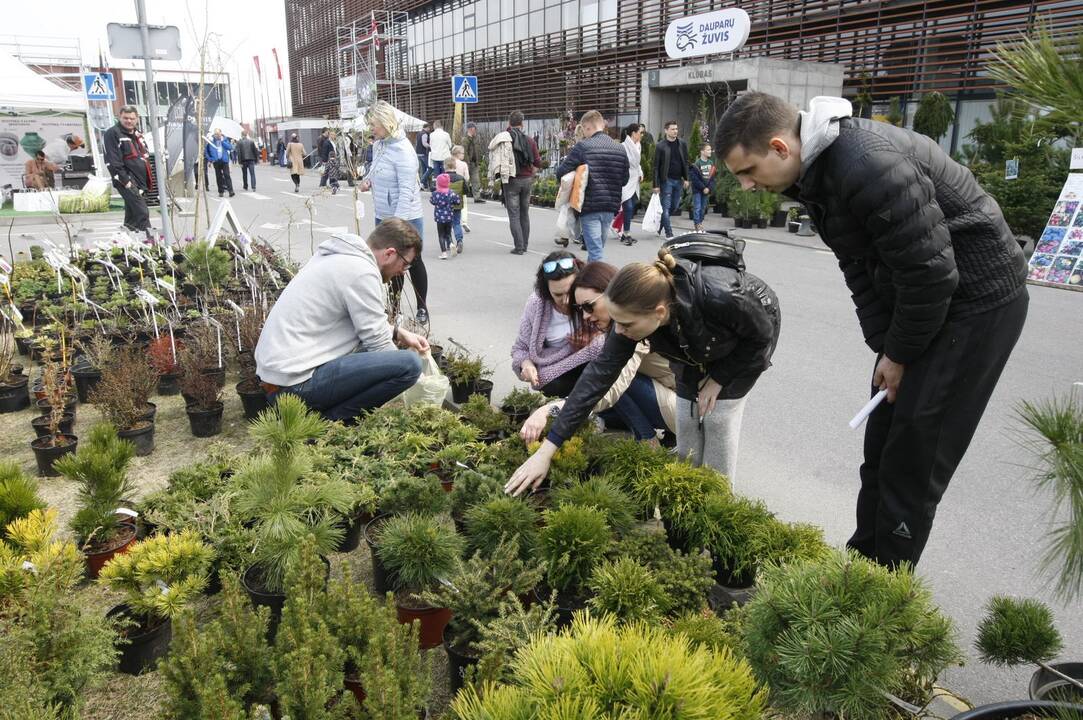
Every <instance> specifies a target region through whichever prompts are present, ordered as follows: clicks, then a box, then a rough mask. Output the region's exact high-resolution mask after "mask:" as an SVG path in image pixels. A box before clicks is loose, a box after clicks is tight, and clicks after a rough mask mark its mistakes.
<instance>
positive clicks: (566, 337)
mask: <svg viewBox="0 0 1083 720" xmlns="http://www.w3.org/2000/svg"><path fill="white" fill-rule="evenodd" d="M582 267H583V261H582V260H580V259H579V258H577V257H575V256H574V255H572V254H571V253H570V252H568V251H566V250H557V251H555V252H551V253H549V254H548V255H547V256H546V257H545V259H544V260H543V261H542V263H541V265H539V266H538V274H537V277H536V279H535V282H534V292H533V293H531V295H530V298H529V299H528V300H527V302H526V307H525V308H523V317H522V319H521V320H520V321H519V335H518V337H516V338H515V344H514V345H512V348H511V366H512V369H513V370H514V371H515V374H516V375H517V376H518V377H519V379H520V380H523V381H524V382H528V383H530V387H532V388H533V389H535V390H538V391H539V392H542V393H545V394H546V395H552V396H554V397H565V396H567V394H568V393H570V392H571V390H572V388H573V387H575V381H576V380H578V379H579V375H580V373H582V372H583V367H584V366H586V364H587V363H588V362H590V361H591V360H593V359H594V358H596V357H598V355H599V354H600V353H601V351H602V342H603V340H604V336H603V335H602V334H601V333H599V332H597V331H594V330H593V329H590V330H589V331H588V332H586V333H583V334H581V335H580V336H578V337H577V336H575V335H574V334H573V332H572V320H571V297H572V290H571V288H572V283H573V282H574V281H575V278H576V275H578V274H579V271H580V269H582Z"/></svg>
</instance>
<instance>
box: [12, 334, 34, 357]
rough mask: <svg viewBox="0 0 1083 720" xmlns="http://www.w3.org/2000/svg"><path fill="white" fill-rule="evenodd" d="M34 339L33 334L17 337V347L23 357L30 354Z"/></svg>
mask: <svg viewBox="0 0 1083 720" xmlns="http://www.w3.org/2000/svg"><path fill="white" fill-rule="evenodd" d="M33 339H34V338H33V336H31V337H17V338H15V347H16V349H17V350H18V351H19V354H20V355H22V356H23V357H29V356H30V341H31V340H33Z"/></svg>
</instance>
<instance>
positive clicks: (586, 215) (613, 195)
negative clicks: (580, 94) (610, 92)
mask: <svg viewBox="0 0 1083 720" xmlns="http://www.w3.org/2000/svg"><path fill="white" fill-rule="evenodd" d="M579 124H580V125H581V126H582V128H583V136H584V139H583V140H580V141H579V142H577V143H576V144H575V145H574V146H573V147H572V149H571V152H569V153H568V155H567V156H566V157H565V158H564V161H563V162H561V163H560V165H559V166H558V167H557V178H558V179H559V178H562V177H564V176H565V175H567V174H568V173H570V172H573V171H574V170H575V169H576V168H578V167H579V166H580V165H583V164H584V163H585V164H586V166H587V189H586V192H585V193H584V197H583V207H582V209H581V211H580V222H581V224H582V226H583V242H584V244H585V245H586V246H587V260H588V261H590V262H594V261H595V260H601V259H602V249H603V248H604V247H605V237H606V235H607V234H608V233H609V226H610V225H612V224H613V218H614V217H615V216H616V214H617V211H618V210H619V209H620V193H621V190H622V189H623V188H624V184H625V183H627V182H628V153H626V152H625V151H624V147H623V146H621V145H620V144H619V143H618V142H617V141H616V140H614V139H613V138H611V137H609V136H608V135H606V134H605V118H603V117H602V114H601V113H600V112H598V111H597V110H589V111H587V112H586V113H584V114H583V117H582V118H581V119H580V121H579Z"/></svg>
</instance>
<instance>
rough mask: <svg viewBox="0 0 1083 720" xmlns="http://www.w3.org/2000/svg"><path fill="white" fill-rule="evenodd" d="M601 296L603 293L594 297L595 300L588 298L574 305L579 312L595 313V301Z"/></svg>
mask: <svg viewBox="0 0 1083 720" xmlns="http://www.w3.org/2000/svg"><path fill="white" fill-rule="evenodd" d="M599 298H601V295H599V296H598V297H596V298H594V299H593V300H587V301H586V302H581V303H576V304H575V305H574V307H575V309H576V310H578V311H579V312H585V313H590V314H591V315H593V314H594V303H596V302H598V299H599Z"/></svg>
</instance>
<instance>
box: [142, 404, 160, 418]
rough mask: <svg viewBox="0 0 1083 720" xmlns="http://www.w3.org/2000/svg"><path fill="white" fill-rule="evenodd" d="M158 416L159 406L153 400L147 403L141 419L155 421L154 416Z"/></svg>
mask: <svg viewBox="0 0 1083 720" xmlns="http://www.w3.org/2000/svg"><path fill="white" fill-rule="evenodd" d="M157 416H158V406H157V405H155V404H154V403H152V402H149V403H147V407H146V409H145V410H143V414H142V415H140V416H139V419H140V420H146V421H147V422H154V418H156V417H157Z"/></svg>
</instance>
